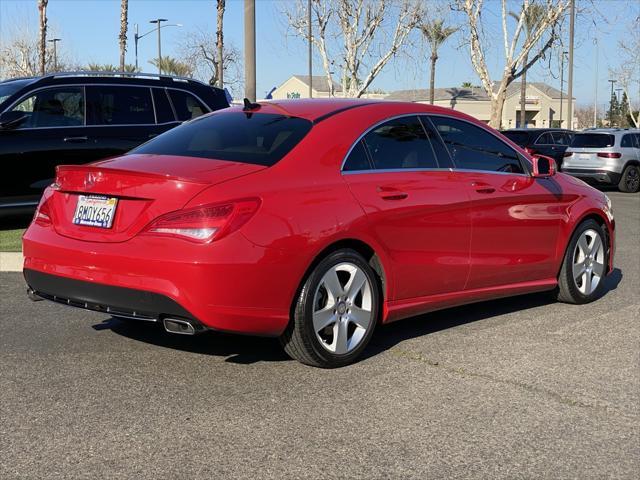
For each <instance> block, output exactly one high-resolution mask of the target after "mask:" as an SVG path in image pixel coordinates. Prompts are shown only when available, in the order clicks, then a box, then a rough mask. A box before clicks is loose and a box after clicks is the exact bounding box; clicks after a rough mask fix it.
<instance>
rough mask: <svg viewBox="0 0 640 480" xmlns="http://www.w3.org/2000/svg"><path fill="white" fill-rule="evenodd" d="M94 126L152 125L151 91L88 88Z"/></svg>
mask: <svg viewBox="0 0 640 480" xmlns="http://www.w3.org/2000/svg"><path fill="white" fill-rule="evenodd" d="M87 92H88V93H87V95H88V97H89V108H90V111H91V122H90V123H91V124H92V125H152V124H154V123H156V119H155V115H154V113H153V101H152V99H151V90H150V89H149V88H147V87H127V86H116V85H114V86H100V87H98V86H95V87H87Z"/></svg>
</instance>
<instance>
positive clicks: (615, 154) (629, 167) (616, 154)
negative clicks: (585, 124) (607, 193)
mask: <svg viewBox="0 0 640 480" xmlns="http://www.w3.org/2000/svg"><path fill="white" fill-rule="evenodd" d="M562 171H563V172H564V173H567V174H569V175H573V176H574V177H578V178H580V179H582V180H585V181H592V182H598V183H608V184H612V185H617V186H618V188H619V189H620V190H621V191H623V192H634V193H635V192H637V191H639V190H640V130H623V129H593V130H585V131H583V132H579V133H576V134H575V135H574V137H573V140H572V141H571V144H570V145H569V148H567V151H566V152H565V154H564V161H563V162H562Z"/></svg>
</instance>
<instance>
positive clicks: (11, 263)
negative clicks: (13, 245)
mask: <svg viewBox="0 0 640 480" xmlns="http://www.w3.org/2000/svg"><path fill="white" fill-rule="evenodd" d="M22 261H23V257H22V252H0V272H21V271H22Z"/></svg>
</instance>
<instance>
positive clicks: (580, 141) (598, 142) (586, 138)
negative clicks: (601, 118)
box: [571, 133, 616, 148]
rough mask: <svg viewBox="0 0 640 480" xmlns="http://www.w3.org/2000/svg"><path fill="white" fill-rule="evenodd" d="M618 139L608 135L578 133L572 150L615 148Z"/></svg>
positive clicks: (572, 143) (572, 144) (574, 138)
mask: <svg viewBox="0 0 640 480" xmlns="http://www.w3.org/2000/svg"><path fill="white" fill-rule="evenodd" d="M615 139H616V137H615V136H613V135H609V134H607V133H576V134H575V135H574V137H573V141H572V142H571V147H572V148H606V147H613V144H614V143H615Z"/></svg>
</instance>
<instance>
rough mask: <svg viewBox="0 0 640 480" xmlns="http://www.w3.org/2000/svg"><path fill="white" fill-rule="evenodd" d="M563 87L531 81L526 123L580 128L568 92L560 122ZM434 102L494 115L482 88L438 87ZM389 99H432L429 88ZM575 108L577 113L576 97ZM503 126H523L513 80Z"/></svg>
mask: <svg viewBox="0 0 640 480" xmlns="http://www.w3.org/2000/svg"><path fill="white" fill-rule="evenodd" d="M560 97H561V94H560V90H558V89H556V88H553V87H551V86H549V85H547V84H546V83H541V82H528V83H527V92H526V96H525V104H526V106H525V112H526V124H527V126H528V127H538V128H541V127H542V128H543V127H562V128H572V127H573V128H576V126H577V119H576V118H575V116H574V118H573V122H572V127H571V126H569V122H568V121H567V118H566V113H567V107H568V106H569V101H568V99H567V96H566V94H564V93H563V94H562V122H560ZM434 98H435V100H434V104H436V105H439V106H442V107H448V108H453V109H454V110H460V111H461V112H464V113H467V114H469V115H471V116H473V117H476V118H477V119H478V120H481V121H483V122H489V119H490V116H491V101H490V100H489V97H488V96H487V94H486V92H485V91H484V89H483V88H481V87H475V88H459V87H451V88H436V89H435V92H434ZM386 99H387V100H400V101H407V102H420V103H428V102H429V90H428V89H419V90H398V91H396V92H393V93H391V94H389V95H387V97H386ZM572 102H573V111H574V112H575V103H576V101H575V98H574V99H573V100H572ZM502 127H503V128H518V127H520V82H516V83H512V84H511V85H509V87H508V88H507V98H506V100H505V102H504V109H503V111H502Z"/></svg>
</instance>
